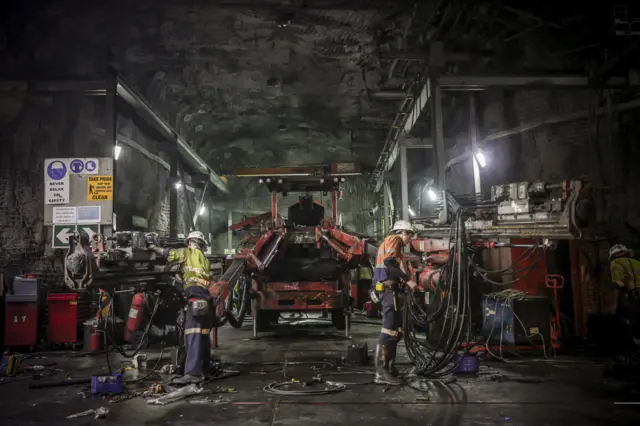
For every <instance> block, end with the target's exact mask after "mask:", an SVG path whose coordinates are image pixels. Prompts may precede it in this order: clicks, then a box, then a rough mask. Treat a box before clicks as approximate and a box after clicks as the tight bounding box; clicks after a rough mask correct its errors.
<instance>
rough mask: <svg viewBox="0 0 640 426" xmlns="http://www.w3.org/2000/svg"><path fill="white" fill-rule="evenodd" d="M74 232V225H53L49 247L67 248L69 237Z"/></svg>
mask: <svg viewBox="0 0 640 426" xmlns="http://www.w3.org/2000/svg"><path fill="white" fill-rule="evenodd" d="M74 232H76V225H53V238H52V240H51V247H53V248H54V249H55V248H69V237H70V236H72V235H73V233H74Z"/></svg>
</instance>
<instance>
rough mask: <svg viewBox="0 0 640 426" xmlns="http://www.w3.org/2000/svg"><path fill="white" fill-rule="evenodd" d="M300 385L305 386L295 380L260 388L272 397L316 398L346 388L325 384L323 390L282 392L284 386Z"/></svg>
mask: <svg viewBox="0 0 640 426" xmlns="http://www.w3.org/2000/svg"><path fill="white" fill-rule="evenodd" d="M296 383H297V384H301V386H306V384H305V383H302V382H300V381H297V380H285V381H282V382H273V383H269V384H268V385H266V386H265V387H263V388H262V390H264V391H265V392H267V393H271V394H274V395H283V396H316V395H327V394H330V393H336V392H342V391H343V390H345V389H347V386H346V385H344V384H342V383H332V384H330V383H326V384H327V385H328V386H327V387H325V388H324V389H296V390H284V389H282V388H283V387H285V386H290V385H292V384H296Z"/></svg>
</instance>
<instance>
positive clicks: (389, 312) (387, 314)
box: [378, 288, 404, 345]
mask: <svg viewBox="0 0 640 426" xmlns="http://www.w3.org/2000/svg"><path fill="white" fill-rule="evenodd" d="M381 302H382V330H381V331H380V338H379V339H378V343H380V344H381V345H387V344H392V343H397V342H398V341H400V338H401V337H402V304H403V302H404V297H403V295H402V293H401V292H400V291H399V290H397V291H396V295H395V302H394V292H393V290H392V289H390V288H385V289H384V293H383V294H382V300H381Z"/></svg>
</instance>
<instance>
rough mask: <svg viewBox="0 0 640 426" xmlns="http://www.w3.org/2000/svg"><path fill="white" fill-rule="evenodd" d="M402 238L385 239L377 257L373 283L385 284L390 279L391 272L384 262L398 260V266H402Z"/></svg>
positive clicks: (398, 236)
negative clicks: (391, 259)
mask: <svg viewBox="0 0 640 426" xmlns="http://www.w3.org/2000/svg"><path fill="white" fill-rule="evenodd" d="M403 246H404V244H403V243H402V237H401V236H400V235H395V234H394V235H389V236H388V237H387V238H385V239H384V241H383V242H382V244H380V247H378V254H377V255H376V267H375V269H374V271H373V282H374V283H378V282H383V281H387V280H388V279H389V272H388V271H387V267H386V266H385V265H384V261H385V260H387V259H389V258H396V260H397V261H398V264H402V247H403Z"/></svg>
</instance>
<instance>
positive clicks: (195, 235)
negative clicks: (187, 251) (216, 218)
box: [184, 231, 207, 246]
mask: <svg viewBox="0 0 640 426" xmlns="http://www.w3.org/2000/svg"><path fill="white" fill-rule="evenodd" d="M189 240H196V241H197V242H199V243H200V244H204V245H205V246H206V245H207V240H205V239H204V234H203V233H202V232H200V231H193V232H190V233H189V235H187V238H186V239H185V240H184V241H185V243H186V244H189Z"/></svg>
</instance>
